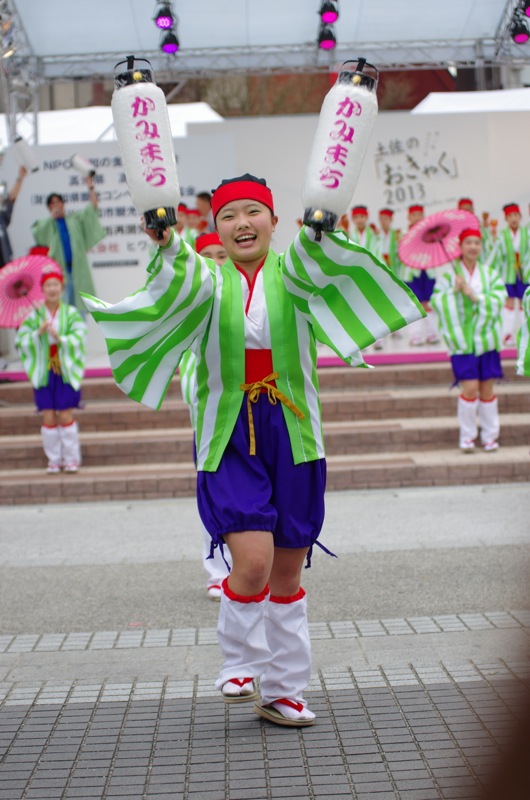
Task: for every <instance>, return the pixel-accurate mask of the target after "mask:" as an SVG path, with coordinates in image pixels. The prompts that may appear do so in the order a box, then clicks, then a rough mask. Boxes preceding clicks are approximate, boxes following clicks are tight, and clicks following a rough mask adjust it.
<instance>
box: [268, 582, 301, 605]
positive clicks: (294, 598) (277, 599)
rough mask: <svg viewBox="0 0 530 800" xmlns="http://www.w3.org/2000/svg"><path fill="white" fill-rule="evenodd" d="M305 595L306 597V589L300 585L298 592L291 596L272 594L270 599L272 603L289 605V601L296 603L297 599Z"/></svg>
mask: <svg viewBox="0 0 530 800" xmlns="http://www.w3.org/2000/svg"><path fill="white" fill-rule="evenodd" d="M303 597H305V590H304V589H302V587H301V586H300V588H299V589H298V591H297V593H296V594H292V595H291V596H290V597H280V596H279V595H277V594H271V596H270V597H269V600H270V602H271V603H281V604H283V605H287V604H288V603H296V601H297V600H301V599H302V598H303Z"/></svg>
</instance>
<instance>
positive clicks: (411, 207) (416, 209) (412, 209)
mask: <svg viewBox="0 0 530 800" xmlns="http://www.w3.org/2000/svg"><path fill="white" fill-rule="evenodd" d="M415 211H421V213H422V214H423V211H424V208H423V206H409V214H414V212H415Z"/></svg>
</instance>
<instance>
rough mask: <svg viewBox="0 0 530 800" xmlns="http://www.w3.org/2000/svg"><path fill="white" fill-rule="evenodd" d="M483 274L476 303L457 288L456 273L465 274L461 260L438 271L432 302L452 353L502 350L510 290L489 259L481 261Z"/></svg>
mask: <svg viewBox="0 0 530 800" xmlns="http://www.w3.org/2000/svg"><path fill="white" fill-rule="evenodd" d="M475 269H477V270H478V271H479V276H480V286H481V289H480V292H479V293H478V295H477V296H478V302H477V303H473V302H472V301H471V300H470V299H469V297H466V295H465V294H463V293H462V292H455V291H454V283H455V276H456V275H461V276H464V270H465V267H464V266H463V265H462V262H461V261H460V260H458V261H453V262H452V264H448V265H446V267H445V268H443V272H442V274H440V272H441V270H442V268H440V270H439V271H438V273H437V279H436V284H435V286H434V291H433V293H432V297H431V301H430V302H431V305H432V306H433V308H434V309H435V311H436V312H437V314H438V319H439V322H440V330H441V332H442V336H443V337H444V340H445V343H446V345H447V349H448V350H449V353H450V355H463V354H466V353H474V354H475V355H477V356H480V355H482V353H487V352H489V351H490V350H500V349H501V342H502V335H501V334H502V322H501V312H502V307H503V305H504V301H505V299H506V296H507V293H506V288H505V286H504V283H503V280H502V278H501V276H500V275H499V273H498V272H497V270H496V269H495V268H494V267H493V266H491V264H489V263H488V262H486V263H484V262H482V261H478V262H477V265H476V267H475Z"/></svg>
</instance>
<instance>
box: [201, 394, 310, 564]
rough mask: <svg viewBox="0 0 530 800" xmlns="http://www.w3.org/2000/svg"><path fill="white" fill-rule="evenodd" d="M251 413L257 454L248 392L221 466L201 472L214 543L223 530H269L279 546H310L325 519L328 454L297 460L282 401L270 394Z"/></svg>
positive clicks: (206, 520)
mask: <svg viewBox="0 0 530 800" xmlns="http://www.w3.org/2000/svg"><path fill="white" fill-rule="evenodd" d="M288 413H291V412H290V411H288ZM252 416H253V420H254V429H255V436H256V455H253V456H251V455H249V430H248V416H247V402H246V398H245V400H244V402H243V404H242V407H241V411H240V414H239V417H238V419H237V422H236V425H235V428H234V431H233V433H232V436H231V438H230V441H229V443H228V445H227V448H226V450H225V451H224V453H223V456H222V459H221V463H220V464H219V468H218V469H217V471H216V472H205V471H200V472H198V473H197V503H198V507H199V514H200V516H201V519H202V521H203V523H204V526H205V528H206V530H207V531H208V532H209V534H210V536H211V537H212V542H213V546H217V545H218V544H221V545H222V537H223V536H224V534H225V533H235V532H239V531H271V532H272V534H273V536H274V545H275V547H289V548H303V547H309V548H311V547H312V545H313V544H314V543H315V542H316V540H317V537H318V535H319V533H320V531H321V528H322V524H323V521H324V490H325V486H326V460H325V459H324V458H321V459H318V460H316V461H307V462H304V463H303V464H296V465H295V464H294V463H293V456H292V452H291V444H290V441H289V434H288V432H287V425H286V424H285V419H284V417H283V410H282V407H281V404H280V403H278V404H277V405H271V403H269V401H268V399H267V395H266V394H261V395H260V398H259V400H258V402H257V403H255V404H254V403H253V404H252ZM323 549H325V548H323Z"/></svg>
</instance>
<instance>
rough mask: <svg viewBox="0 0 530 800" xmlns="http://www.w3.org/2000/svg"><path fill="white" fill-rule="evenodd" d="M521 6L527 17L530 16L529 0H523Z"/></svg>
mask: <svg viewBox="0 0 530 800" xmlns="http://www.w3.org/2000/svg"><path fill="white" fill-rule="evenodd" d="M521 8H522V9H523V11H524V13H525V14H526V16H527V17H530V0H523V2H522V5H521Z"/></svg>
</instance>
